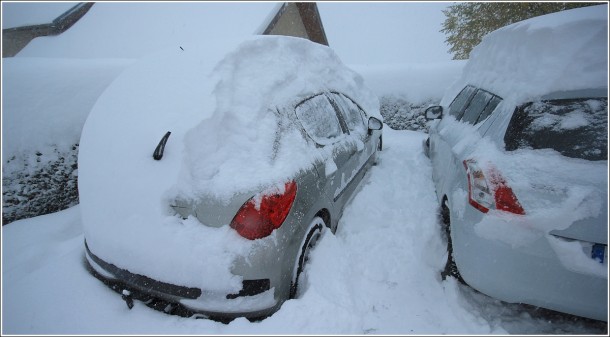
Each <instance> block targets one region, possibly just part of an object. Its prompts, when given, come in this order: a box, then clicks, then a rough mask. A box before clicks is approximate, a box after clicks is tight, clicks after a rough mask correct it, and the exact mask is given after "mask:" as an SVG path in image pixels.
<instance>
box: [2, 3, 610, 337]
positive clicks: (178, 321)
mask: <svg viewBox="0 0 610 337" xmlns="http://www.w3.org/2000/svg"><path fill="white" fill-rule="evenodd" d="M96 6H97V5H96ZM97 8H103V7H101V6H98V7H97ZM107 8H109V7H107ZM94 9H95V7H94ZM100 12H101V10H100ZM126 21H127V22H129V20H126ZM83 22H86V21H83ZM75 27H77V26H75ZM89 27H95V24H94V23H93V22H92V23H91V25H90V26H89ZM244 27H245V29H244V30H249V29H251V28H250V21H248V23H247V24H245V25H244ZM244 27H241V28H244ZM174 28H175V29H178V28H180V27H179V26H178V25H177V26H174ZM175 31H176V30H169V32H170V34H169V37H168V36H167V35H163V36H164V38H163V40H164V43H166V42H167V41H171V45H172V47H174V48H175V41H176V40H175V36H173V37H172V36H171V33H173V32H175ZM140 33H141V34H144V32H140ZM146 35H147V36H150V35H154V34H151V33H150V31H147V32H146ZM66 36H69V35H66ZM166 38H167V39H166ZM172 39H173V40H172ZM43 40H45V42H42V41H43ZM40 41H41V42H40V43H39V44H37V43H34V44H32V46H33V47H32V49H31V51H34V48H35V47H36V45H38V46H42V45H43V44H45V43H46V45H45V46H46V48H50V45H51V44H49V39H41V40H40ZM180 42H182V40H180ZM69 43H70V42H69V41H68V44H69ZM331 43H332V41H331ZM72 45H74V44H72ZM125 45H126V47H131V46H129V44H128V43H127V44H125ZM98 47H102V48H103V47H104V45H99V46H98ZM149 47H150V48H153V49H154V48H157V47H158V46H155V45H146V48H149ZM139 48H141V50H135V49H130V48H128V49H127V50H126V52H134V53H140V52H142V50H144V49H146V48H142V47H141V46H139ZM60 49H61V48H56V49H54V50H56V51H57V50H60ZM49 50H50V49H47V51H49ZM64 50H66V49H64ZM107 50H111V48H108V49H107ZM68 51H70V50H68ZM96 55H97V54H96ZM138 55H139V54H138ZM89 56H90V55H89ZM30 60H35V59H30ZM30 60H28V61H30ZM3 62H4V61H3ZM58 62H64V61H63V60H58ZM94 62H96V61H94ZM454 64H455V63H454ZM115 65H117V67H116V68H113V69H116V70H122V69H123V68H122V66H120V65H118V64H115ZM96 67H97V66H96ZM451 67H453V66H451ZM451 67H448V68H447V69H449V68H451ZM364 68H365V69H362V70H361V69H357V70H359V71H362V72H363V75H365V76H364V77H365V78H367V77H366V74H364V73H366V70H367V69H369V70H370V68H367V67H364ZM388 68H391V67H388ZM434 68H435V69H436V67H434ZM402 69H407V70H404V73H405V74H409V73H412V72H413V67H412V66H405V67H403V68H402ZM427 69H432V68H431V67H428V68H422V67H415V70H417V71H420V70H421V72H420V74H421V75H420V76H410V77H408V79H406V78H407V77H406V76H393V77H392V78H393V80H388V81H383V79H384V77H383V76H379V77H378V79H379V81H378V82H377V84H378V85H377V87H378V86H383V87H384V88H385V89H387V88H388V86H389V85H392V86H394V87H398V86H397V85H395V83H397V82H398V81H401V82H402V81H404V82H402V83H405V86H404V87H403V88H404V91H402V93H405V92H408V93H409V94H410V95H414V96H415V97H421V98H423V97H424V96H428V93H431V94H432V95H433V96H436V97H439V96H440V94H442V93H441V91H443V90H444V88H445V87H446V86H447V85H449V84H450V82H451V80H450V79H448V78H444V77H443V78H442V79H440V77H437V76H436V75H435V76H429V77H427V76H426V73H428V74H429V71H428V70H427ZM451 69H453V70H455V72H453V73H451V72H449V73H447V72H445V71H439V72H438V73H436V72H435V74H438V75H439V76H441V75H442V76H447V75H454V74H457V73H458V71H459V70H461V66H459V65H458V66H456V67H455V68H451ZM113 71H114V70H113ZM390 71H391V70H390ZM372 73H375V71H372ZM441 73H442V74H441ZM386 76H387V75H386ZM102 77H103V76H100V78H97V79H95V80H94V81H93V82H95V83H93V84H97V83H101V82H103V81H105V80H104V79H102ZM104 78H106V79H111V78H110V76H109V77H104ZM112 78H114V77H112ZM387 78H390V77H387ZM436 79H438V80H436ZM4 80H5V75H4V74H3V81H4ZM98 80H99V81H98ZM367 81H368V78H367ZM394 81H396V82H394ZM66 83H67V82H66ZM104 87H105V86H104ZM373 87H376V85H373ZM41 90H42V89H41ZM42 91H44V90H42ZM399 91H400V90H399ZM377 93H380V91H377ZM439 93H440V94H439ZM3 97H4V92H3ZM54 97H55V99H57V97H58V96H54ZM22 101H23V100H22ZM79 101H81V102H86V101H87V100H84V99H83V100H79ZM5 102H6V101H5ZM87 102H89V101H87ZM58 106H59V105H58ZM3 110H4V107H3ZM79 113H82V112H79ZM85 116H86V115H78V116H76V117H77V118H74V122H72V121H70V122H68V123H67V124H64V126H69V127H70V128H72V127H75V128H72V129H69V130H71V131H70V132H69V134H71V135H76V134H78V133H79V132H80V127H82V122H84V117H85ZM37 121H40V123H37V124H38V125H44V122H45V119H40V120H37ZM3 122H4V116H3ZM47 122H48V121H47ZM3 129H4V130H6V129H5V125H4V123H3ZM40 130H41V131H42V132H50V131H51V130H45V129H44V128H41V129H40ZM163 131H166V130H163ZM53 137H55V138H57V140H58V141H64V140H63V139H62V137H61V135H56V134H55V135H53ZM424 137H425V135H424V134H421V133H415V132H408V131H403V132H398V131H393V130H391V129H389V128H387V127H386V128H385V129H384V145H385V151H384V152H383V153H382V156H381V163H380V165H378V166H376V167H374V168H373V170H372V171H371V172H370V173H369V174H368V175H367V177H366V183H365V185H364V186H363V187H362V188H361V193H360V194H358V195H357V196H356V197H355V199H354V200H353V202H352V203H351V205H349V206H348V207H347V209H346V211H345V214H344V217H343V218H342V219H341V222H340V224H339V230H338V232H337V235H336V236H332V235H326V236H325V237H324V238H323V239H322V240H321V241H320V242H319V246H318V248H317V250H316V251H314V253H313V256H312V259H311V264H310V265H309V269H308V278H307V281H306V282H304V284H305V287H304V288H305V291H304V293H303V295H302V297H301V298H300V299H297V300H291V301H288V302H286V303H285V304H284V306H283V307H282V309H281V310H280V311H278V312H277V313H276V314H275V315H273V316H272V317H270V318H268V319H266V320H265V321H262V322H259V323H250V322H248V321H247V320H245V319H238V320H235V321H233V322H232V323H231V324H229V325H223V324H221V323H217V322H213V321H208V320H195V319H184V318H180V317H176V316H169V315H165V314H163V313H160V312H156V311H153V310H151V309H149V308H147V307H145V306H144V305H143V304H142V303H136V306H135V308H134V309H133V310H132V311H128V309H127V307H126V305H125V303H124V302H123V301H122V300H121V299H120V296H118V295H117V294H116V293H114V292H113V291H111V290H109V289H108V288H106V287H105V286H103V285H102V284H101V282H99V281H98V280H96V279H95V278H93V277H92V276H90V275H89V274H88V273H87V272H86V271H85V269H84V266H83V260H82V259H83V229H82V220H81V217H80V213H81V207H80V206H77V207H73V208H70V209H68V210H66V211H63V212H59V213H55V214H50V215H46V216H42V217H37V218H33V219H28V220H22V221H18V222H15V223H12V224H10V225H8V226H4V227H3V228H2V241H3V245H2V246H3V248H2V252H3V254H2V262H3V265H2V268H3V270H2V278H3V282H2V291H3V296H2V306H3V310H2V315H3V316H2V333H20V334H21V333H23V334H33V333H41V334H42V333H56V334H60V333H61V334H68V333H75V334H83V333H89V334H104V333H114V334H128V333H133V334H163V333H166V334H180V333H192V334H239V333H243V334H257V333H258V334H261V333H266V334H269V333H291V334H305V333H309V334H313V333H326V334H347V333H354V334H383V333H400V334H425V333H430V334H442V333H449V334H457V333H460V334H471V333H480V334H486V333H607V324H606V323H603V322H592V321H588V320H583V319H577V318H573V317H572V316H566V315H561V314H555V313H548V312H546V311H544V310H535V309H532V308H530V307H525V306H521V305H511V304H506V303H500V302H499V301H496V300H493V299H490V298H488V297H486V296H484V295H481V294H478V293H476V292H474V291H472V290H471V289H469V288H467V287H464V286H461V285H459V284H458V283H457V282H455V280H453V279H449V280H447V281H445V282H441V281H440V278H439V271H440V269H441V268H442V267H443V259H444V258H445V256H444V255H445V253H444V245H445V244H444V241H443V238H442V236H441V234H440V230H439V228H438V221H437V219H436V215H435V212H436V208H437V203H436V199H435V196H434V189H433V187H432V182H431V180H430V164H429V161H428V160H427V158H425V156H423V154H422V152H421V148H420V147H421V141H422V140H423V139H424ZM43 139H44V137H30V138H28V139H25V140H24V142H23V143H19V146H30V145H32V144H31V143H30V142H35V141H40V140H43ZM68 144H69V143H68ZM3 147H4V142H3ZM3 154H5V155H6V153H3Z"/></svg>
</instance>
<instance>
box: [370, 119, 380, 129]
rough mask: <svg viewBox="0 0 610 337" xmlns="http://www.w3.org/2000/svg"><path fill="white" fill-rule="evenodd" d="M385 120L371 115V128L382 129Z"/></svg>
mask: <svg viewBox="0 0 610 337" xmlns="http://www.w3.org/2000/svg"><path fill="white" fill-rule="evenodd" d="M382 128H383V122H382V121H380V120H379V119H377V118H375V117H369V130H381V129H382Z"/></svg>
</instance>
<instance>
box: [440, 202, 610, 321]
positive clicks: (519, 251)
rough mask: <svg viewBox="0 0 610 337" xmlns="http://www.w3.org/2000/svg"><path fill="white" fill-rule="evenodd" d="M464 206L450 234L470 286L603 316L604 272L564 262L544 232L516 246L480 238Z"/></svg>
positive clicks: (515, 300)
mask: <svg viewBox="0 0 610 337" xmlns="http://www.w3.org/2000/svg"><path fill="white" fill-rule="evenodd" d="M466 208H467V209H470V208H471V207H469V206H466ZM469 211H470V210H466V214H465V215H464V217H463V218H462V219H459V218H458V217H457V216H456V217H452V224H451V228H452V231H451V234H452V240H453V249H454V257H455V259H456V264H457V266H458V269H459V271H460V274H461V276H462V277H463V279H464V280H465V281H466V283H468V284H469V285H470V286H471V287H473V288H474V289H477V290H478V291H480V292H482V293H484V294H487V295H489V296H492V297H494V298H498V299H500V300H503V301H506V302H510V303H526V304H530V305H534V306H539V307H543V308H547V309H552V310H555V311H560V312H564V313H568V314H573V315H578V316H583V317H587V318H592V319H596V320H602V321H607V320H608V301H607V298H608V278H607V274H606V275H605V277H604V276H600V275H593V274H587V273H584V272H579V271H575V270H573V269H571V268H568V267H566V264H565V261H564V262H562V261H561V259H560V257H559V256H558V253H557V252H556V251H555V250H554V249H553V247H552V246H551V243H550V241H549V240H552V239H553V238H548V237H547V236H541V237H540V238H539V239H537V240H535V241H533V242H531V243H530V244H528V245H525V246H521V247H513V246H511V245H509V244H507V243H504V242H500V241H498V240H493V239H487V238H483V237H481V236H480V235H478V234H477V233H476V232H475V231H474V226H473V225H472V224H471V223H467V222H466V221H464V219H472V217H470V216H468V212H469ZM473 212H475V211H474V210H473Z"/></svg>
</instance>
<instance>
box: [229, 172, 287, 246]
mask: <svg viewBox="0 0 610 337" xmlns="http://www.w3.org/2000/svg"><path fill="white" fill-rule="evenodd" d="M296 195H297V184H296V183H295V182H294V181H290V182H288V183H286V185H285V186H284V191H278V190H277V189H273V190H267V191H265V192H262V193H259V194H257V195H255V196H253V197H252V198H250V199H249V200H248V201H246V203H244V204H243V205H242V206H241V208H240V209H239V211H237V214H236V215H235V217H234V218H233V221H231V227H232V228H234V229H235V230H236V231H237V233H239V235H241V236H243V237H244V238H246V239H249V240H255V239H260V238H264V237H266V236H268V235H269V234H271V232H273V231H274V230H275V229H278V228H280V226H282V224H283V223H284V220H286V217H287V216H288V213H289V212H290V208H291V207H292V203H293V202H294V198H295V197H296Z"/></svg>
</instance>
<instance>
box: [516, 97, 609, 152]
mask: <svg viewBox="0 0 610 337" xmlns="http://www.w3.org/2000/svg"><path fill="white" fill-rule="evenodd" d="M504 142H505V146H506V150H508V151H512V150H516V149H521V148H531V149H553V150H556V151H558V152H559V153H561V154H562V155H564V156H566V157H572V158H581V159H586V160H607V159H608V155H607V149H608V98H581V99H566V100H549V101H538V102H530V103H527V104H524V105H522V106H520V107H518V108H517V110H516V111H515V113H514V114H513V117H512V119H511V121H510V123H509V125H508V129H507V130H506V135H505V137H504Z"/></svg>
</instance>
